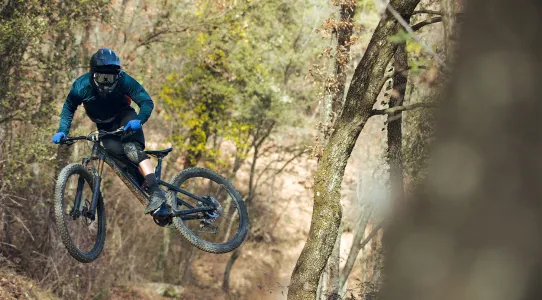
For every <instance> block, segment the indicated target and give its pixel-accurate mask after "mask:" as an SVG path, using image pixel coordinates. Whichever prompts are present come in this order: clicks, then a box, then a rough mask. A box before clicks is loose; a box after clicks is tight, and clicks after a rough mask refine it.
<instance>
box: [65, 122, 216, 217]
mask: <svg viewBox="0 0 542 300" xmlns="http://www.w3.org/2000/svg"><path fill="white" fill-rule="evenodd" d="M118 133H119V132H118V131H117V132H111V133H106V134H103V135H102V136H101V137H100V136H98V137H92V138H89V137H85V136H81V137H72V138H67V139H66V141H67V142H73V141H76V140H83V139H86V140H90V141H92V142H93V144H94V145H93V147H92V154H91V156H90V157H85V158H83V161H82V164H83V165H84V166H85V167H87V169H89V170H91V171H92V176H93V183H94V184H93V197H92V202H91V203H90V209H89V211H88V212H87V217H88V218H90V219H91V220H94V218H95V212H96V206H97V204H98V199H99V197H100V196H101V193H100V185H101V182H102V174H103V169H104V163H106V164H107V165H109V167H111V169H113V171H114V172H115V173H116V174H117V176H118V177H119V178H120V179H121V180H122V181H123V182H124V184H125V185H126V186H127V187H128V188H129V189H130V191H131V192H132V193H133V194H134V196H136V198H137V199H138V200H139V202H141V204H143V205H147V203H148V201H149V199H150V195H148V194H147V193H146V192H145V191H144V189H143V188H142V187H141V186H140V185H139V183H138V182H137V180H136V179H135V178H134V177H133V176H132V175H131V174H130V173H129V172H128V171H127V170H124V169H123V168H122V167H121V166H120V165H119V163H123V164H125V165H126V167H127V168H130V169H131V171H133V172H138V173H139V170H138V166H137V165H136V164H135V163H133V162H131V161H129V160H127V159H126V160H121V158H120V157H119V158H116V157H114V156H113V155H112V154H110V153H109V152H107V150H105V148H104V147H103V146H102V145H100V141H101V139H102V138H103V137H105V136H107V135H114V134H118ZM157 159H158V164H157V165H156V169H155V175H156V179H157V181H158V184H159V185H161V186H165V187H167V188H168V189H170V190H174V191H176V192H178V193H181V194H183V195H185V196H188V197H190V198H193V199H195V200H197V201H200V202H202V203H203V204H204V206H202V207H197V208H196V207H193V206H192V205H190V204H189V203H186V202H185V201H184V200H182V199H181V198H179V197H176V200H177V205H179V206H182V205H184V206H186V207H187V208H188V209H184V210H176V209H174V208H171V212H170V214H169V216H171V217H177V216H180V217H181V218H182V219H183V220H193V219H203V217H200V216H198V215H195V214H197V213H200V212H212V211H214V210H215V209H216V206H215V204H214V203H213V202H212V201H211V200H210V199H209V198H207V197H199V196H196V195H194V194H192V193H190V192H188V191H186V190H184V189H181V188H179V187H176V186H174V185H172V184H169V183H167V182H165V181H162V180H161V179H160V177H161V174H162V160H163V157H162V156H157ZM91 161H97V162H98V163H97V165H98V167H96V166H94V167H93V168H92V169H90V168H89V167H88V164H89V163H90V162H91ZM83 185H84V179H83V178H82V177H79V181H78V185H77V192H76V196H75V203H74V208H75V207H80V205H81V195H82V191H83Z"/></svg>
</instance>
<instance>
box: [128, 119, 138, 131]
mask: <svg viewBox="0 0 542 300" xmlns="http://www.w3.org/2000/svg"><path fill="white" fill-rule="evenodd" d="M128 129H132V130H134V131H136V130H141V120H132V121H130V122H128V124H126V126H124V130H128Z"/></svg>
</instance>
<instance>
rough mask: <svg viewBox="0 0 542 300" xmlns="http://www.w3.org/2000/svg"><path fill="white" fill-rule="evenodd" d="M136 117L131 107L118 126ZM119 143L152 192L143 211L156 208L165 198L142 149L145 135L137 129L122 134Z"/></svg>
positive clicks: (150, 210) (147, 157)
mask: <svg viewBox="0 0 542 300" xmlns="http://www.w3.org/2000/svg"><path fill="white" fill-rule="evenodd" d="M136 117H137V114H136V112H135V111H134V110H133V109H131V110H127V111H125V112H123V113H122V116H121V118H120V122H119V127H123V126H125V125H126V124H127V123H128V122H129V121H130V120H133V119H135V118H136ZM121 143H122V147H123V150H124V154H125V155H126V156H127V157H128V159H130V160H131V161H132V162H134V163H135V164H137V165H138V167H139V172H140V173H141V175H143V177H145V181H146V182H147V185H148V186H149V190H150V192H151V193H152V197H151V200H150V201H149V204H148V205H147V208H146V209H145V213H149V212H152V211H155V210H157V209H158V208H160V206H161V205H162V203H164V202H165V200H166V198H165V196H164V193H163V192H162V190H161V189H160V187H159V186H158V182H157V180H156V175H155V174H154V168H153V166H152V163H151V160H150V159H149V156H148V155H147V154H146V153H145V152H144V151H143V149H145V135H144V134H143V131H142V130H139V131H135V132H131V133H129V134H128V135H125V136H123V137H122V139H121Z"/></svg>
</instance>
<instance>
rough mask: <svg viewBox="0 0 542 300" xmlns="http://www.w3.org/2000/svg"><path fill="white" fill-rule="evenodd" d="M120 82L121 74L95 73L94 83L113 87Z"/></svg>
mask: <svg viewBox="0 0 542 300" xmlns="http://www.w3.org/2000/svg"><path fill="white" fill-rule="evenodd" d="M117 80H119V74H104V73H94V81H96V83H97V84H99V85H102V86H112V85H114V84H115V83H117Z"/></svg>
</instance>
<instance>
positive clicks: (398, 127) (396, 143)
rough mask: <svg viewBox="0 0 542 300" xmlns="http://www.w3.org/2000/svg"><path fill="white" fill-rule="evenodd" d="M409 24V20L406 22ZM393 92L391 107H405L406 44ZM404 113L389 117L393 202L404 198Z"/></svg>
mask: <svg viewBox="0 0 542 300" xmlns="http://www.w3.org/2000/svg"><path fill="white" fill-rule="evenodd" d="M406 21H407V22H409V20H406ZM393 65H394V69H395V71H394V74H393V91H392V93H391V97H390V103H389V107H390V108H392V107H395V106H399V105H403V104H404V103H403V102H404V101H405V91H406V87H407V82H408V78H407V74H408V56H407V52H406V43H404V42H403V43H401V44H400V45H399V47H398V48H397V52H395V56H394V64H393ZM402 125H403V113H402V112H401V111H399V112H397V113H394V114H389V115H388V123H387V127H388V163H389V165H390V187H391V198H392V199H393V200H392V201H394V202H395V201H400V200H401V199H403V197H404V179H403V152H402V144H403V131H402Z"/></svg>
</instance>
